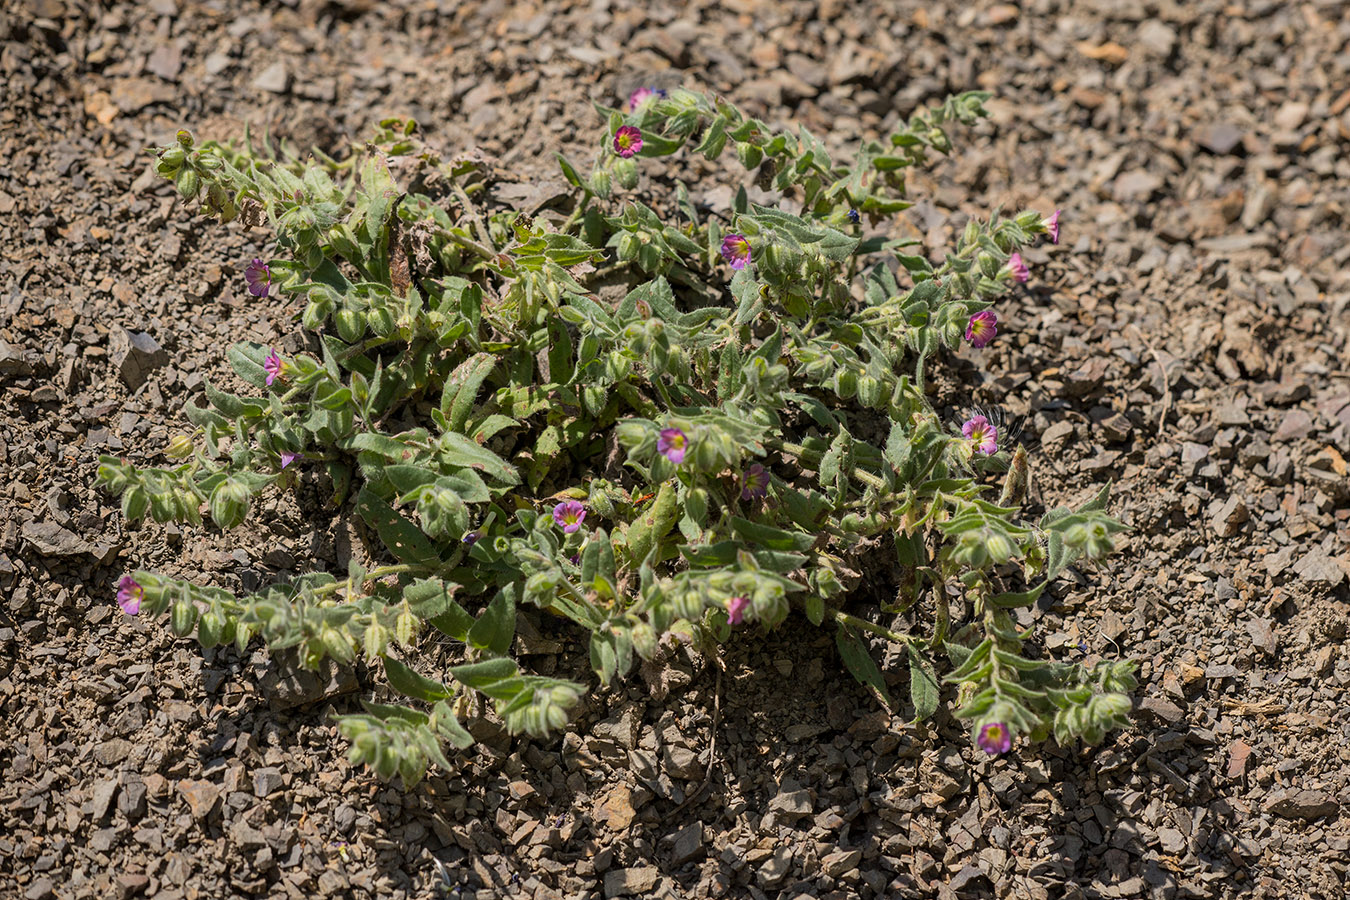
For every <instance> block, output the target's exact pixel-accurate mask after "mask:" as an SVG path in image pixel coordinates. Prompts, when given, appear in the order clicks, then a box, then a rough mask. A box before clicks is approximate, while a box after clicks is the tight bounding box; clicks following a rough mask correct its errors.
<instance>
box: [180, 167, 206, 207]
mask: <svg viewBox="0 0 1350 900" xmlns="http://www.w3.org/2000/svg"><path fill="white" fill-rule="evenodd" d="M201 186H202V180H201V176H199V175H198V174H197V170H196V169H189V168H183V169H180V170H179V172H178V177H177V178H175V179H174V187H176V188H178V193H179V195H180V196H181V197H182V198H183V199H184V200H192V199H194V198H195V197H196V196H197V191H198V190H200V189H201Z"/></svg>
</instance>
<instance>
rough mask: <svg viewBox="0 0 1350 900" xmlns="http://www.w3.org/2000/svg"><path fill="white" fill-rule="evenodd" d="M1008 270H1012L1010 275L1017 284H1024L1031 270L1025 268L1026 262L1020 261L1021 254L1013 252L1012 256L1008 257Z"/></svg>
mask: <svg viewBox="0 0 1350 900" xmlns="http://www.w3.org/2000/svg"><path fill="white" fill-rule="evenodd" d="M1008 271H1009V272H1012V277H1013V278H1015V279H1016V280H1017V282H1018V283H1019V284H1026V282H1027V279H1028V278H1030V277H1031V270H1030V269H1028V268H1027V264H1026V263H1024V262H1022V254H1020V253H1013V255H1012V256H1010V257H1008Z"/></svg>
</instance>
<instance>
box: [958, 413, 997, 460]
mask: <svg viewBox="0 0 1350 900" xmlns="http://www.w3.org/2000/svg"><path fill="white" fill-rule="evenodd" d="M961 433H962V434H964V435H965V436H966V437H968V438H970V442H971V443H972V444H974V445H975V449H976V450H978V451H980V452H981V453H983V454H984V455H985V456H990V455H992V454H994V453H997V452H998V428H997V427H996V426H995V425H994V423H993V422H990V421H989V420H988V419H986V418H985V417H984V416H971V417H970V418H969V419H967V420H966V422H965V424H964V425H962V426H961Z"/></svg>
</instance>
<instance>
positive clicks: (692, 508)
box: [684, 488, 708, 527]
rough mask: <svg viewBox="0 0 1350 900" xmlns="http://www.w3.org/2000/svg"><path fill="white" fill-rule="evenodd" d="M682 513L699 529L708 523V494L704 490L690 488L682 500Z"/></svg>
mask: <svg viewBox="0 0 1350 900" xmlns="http://www.w3.org/2000/svg"><path fill="white" fill-rule="evenodd" d="M684 511H685V512H686V513H688V514H689V518H690V519H692V520H693V521H694V523H695V524H696V525H698V526H699V527H703V526H704V525H706V524H707V522H708V492H707V490H705V489H704V488H692V489H691V490H690V491H689V493H688V495H687V496H686V497H685V498H684Z"/></svg>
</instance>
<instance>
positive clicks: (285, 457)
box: [281, 450, 304, 469]
mask: <svg viewBox="0 0 1350 900" xmlns="http://www.w3.org/2000/svg"><path fill="white" fill-rule="evenodd" d="M302 456H304V454H303V453H292V452H291V451H289V450H283V451H282V452H281V467H282V468H283V469H284V468H286V467H287V466H289V465H290V464H291V463H293V462H295V461H296V460H297V459H299V458H300V457H302Z"/></svg>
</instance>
